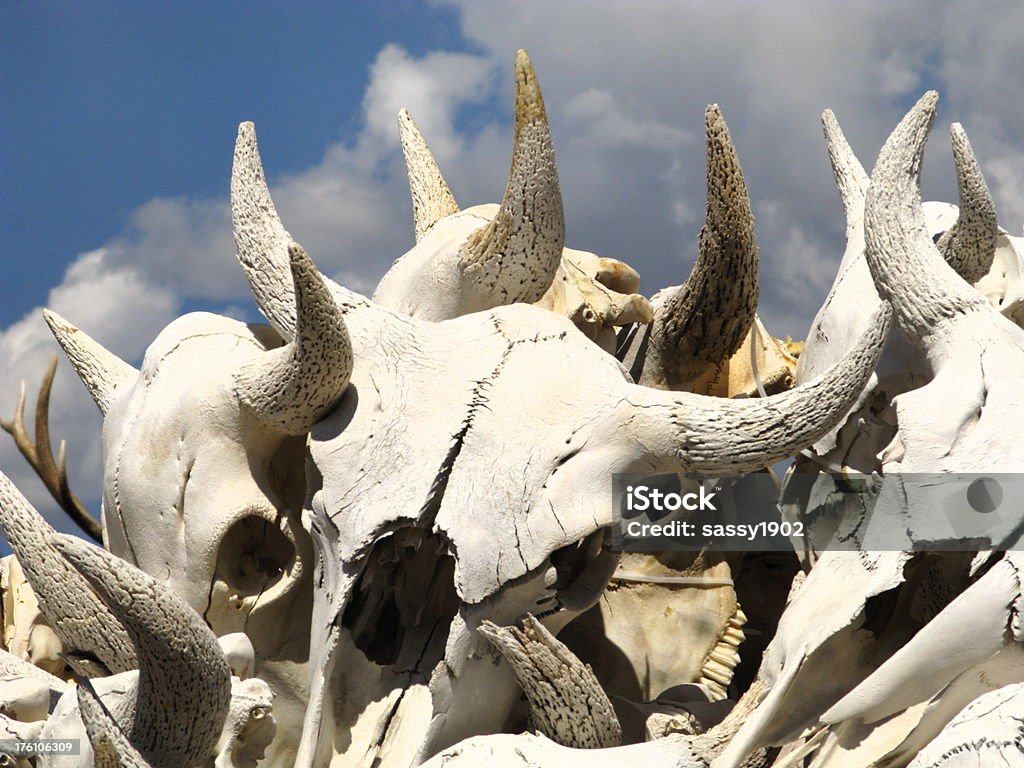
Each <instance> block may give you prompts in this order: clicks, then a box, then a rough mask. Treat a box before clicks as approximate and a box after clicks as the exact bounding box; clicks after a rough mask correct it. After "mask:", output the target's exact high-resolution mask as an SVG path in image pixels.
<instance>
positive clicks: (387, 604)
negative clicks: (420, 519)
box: [342, 527, 459, 675]
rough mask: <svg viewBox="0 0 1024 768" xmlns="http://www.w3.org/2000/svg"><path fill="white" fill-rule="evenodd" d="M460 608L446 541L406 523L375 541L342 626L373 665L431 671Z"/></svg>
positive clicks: (452, 561)
mask: <svg viewBox="0 0 1024 768" xmlns="http://www.w3.org/2000/svg"><path fill="white" fill-rule="evenodd" d="M458 609H459V598H458V593H457V592H456V591H455V560H454V559H453V558H452V556H451V554H450V553H449V546H448V541H447V539H445V537H444V536H442V535H440V534H436V533H431V532H429V531H425V530H423V529H422V528H416V527H406V528H400V529H398V530H396V531H394V532H393V533H391V534H389V535H387V536H385V537H383V538H381V539H380V540H379V541H377V542H376V544H374V547H373V550H372V551H371V552H370V554H369V555H368V557H367V559H366V564H365V567H364V568H363V571H362V573H361V574H360V576H359V579H358V581H357V582H356V584H355V587H354V589H353V593H352V598H351V600H350V601H349V604H348V606H347V607H346V608H345V613H344V614H343V616H342V625H343V626H344V627H346V628H347V629H348V630H349V631H350V632H351V634H352V640H353V642H354V643H355V645H356V647H357V648H359V649H360V650H361V651H362V652H363V653H364V654H366V657H367V658H368V659H370V660H371V661H373V662H374V663H376V664H380V665H382V666H395V667H396V670H395V671H403V672H411V673H413V674H416V673H422V674H425V675H426V674H429V673H430V671H431V670H432V669H433V668H434V667H435V666H436V664H437V662H439V661H440V660H441V659H442V658H443V657H444V646H445V642H446V641H447V639H448V630H449V628H450V626H451V621H452V619H453V618H454V617H455V614H456V612H457V611H458Z"/></svg>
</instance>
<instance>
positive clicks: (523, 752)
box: [424, 689, 769, 768]
mask: <svg viewBox="0 0 1024 768" xmlns="http://www.w3.org/2000/svg"><path fill="white" fill-rule="evenodd" d="M758 696H759V691H758V690H757V689H752V690H751V691H750V692H749V693H748V694H746V695H744V697H743V698H742V699H740V701H739V702H737V703H736V706H735V707H733V709H732V711H731V712H730V713H729V714H728V715H727V716H726V718H725V719H724V720H723V721H722V722H721V723H719V724H718V725H716V726H715V727H714V728H712V729H711V730H710V731H708V732H707V733H704V734H699V735H697V736H690V735H682V734H672V735H669V736H665V737H662V738H660V739H655V740H653V741H649V742H646V743H644V744H630V745H628V746H622V747H612V748H607V749H586V750H584V749H572V748H570V747H563V746H561V745H560V744H556V743H555V742H554V741H551V740H549V739H547V738H546V737H544V736H542V735H539V734H538V735H534V734H517V735H511V734H498V735H493V736H479V737H476V738H472V739H467V740H466V741H463V742H460V743H459V744H456V745H455V746H453V747H451V748H450V749H447V750H445V751H443V752H441V753H439V754H437V755H436V756H434V757H433V758H432V759H431V760H429V761H427V762H426V763H425V764H424V768H442V767H444V768H470V766H478V765H484V764H491V765H518V766H523V768H548V767H549V766H556V765H557V766H567V767H568V768H615V767H617V766H623V765H643V766H648V767H649V768H707V766H708V765H709V763H710V762H711V761H712V760H713V759H714V758H715V756H716V755H718V754H719V753H720V752H721V750H722V747H723V746H724V745H725V744H727V743H728V741H729V739H730V738H731V737H732V735H733V734H734V733H735V732H736V728H737V726H738V725H739V723H742V722H743V720H744V719H745V718H746V717H747V716H748V715H749V713H750V709H751V707H752V706H753V702H755V701H756V700H757V698H758ZM768 764H769V763H768V756H767V755H766V754H765V753H763V752H762V753H760V754H759V755H757V756H754V757H752V758H751V759H750V760H749V761H747V762H745V763H744V764H743V768H764V766H767V765H768Z"/></svg>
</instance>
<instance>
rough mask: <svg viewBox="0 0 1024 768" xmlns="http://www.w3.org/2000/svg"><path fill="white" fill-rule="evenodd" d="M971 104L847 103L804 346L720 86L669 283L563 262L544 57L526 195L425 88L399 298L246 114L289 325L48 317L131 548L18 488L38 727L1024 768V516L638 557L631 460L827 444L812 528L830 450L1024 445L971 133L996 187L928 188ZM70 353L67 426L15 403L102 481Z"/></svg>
mask: <svg viewBox="0 0 1024 768" xmlns="http://www.w3.org/2000/svg"><path fill="white" fill-rule="evenodd" d="M935 104H936V97H935V95H934V94H926V95H925V96H924V97H923V98H922V99H921V101H920V102H919V103H918V104H917V105H916V106H915V107H914V108H913V109H912V110H911V112H910V113H909V114H908V115H907V117H906V118H905V119H904V120H903V122H902V123H901V124H900V125H899V126H898V127H897V129H896V130H895V132H894V133H893V134H892V135H891V137H890V138H889V140H888V142H887V143H886V145H885V146H884V147H883V149H882V151H881V153H880V156H879V158H878V161H877V163H876V165H875V168H874V170H873V172H872V174H871V176H870V177H869V176H868V174H867V173H866V172H865V171H864V169H863V168H862V166H861V164H860V163H859V162H858V161H857V159H856V158H855V157H854V156H853V154H852V152H851V151H850V149H849V147H848V146H847V144H846V142H845V139H844V138H843V135H842V133H841V131H840V129H839V127H838V124H837V123H836V121H835V118H834V117H833V116H832V114H831V113H830V112H826V113H825V116H824V118H823V120H824V125H825V134H826V142H827V144H828V149H829V153H830V157H831V160H832V165H833V169H834V172H835V177H836V180H837V182H838V185H839V189H840V193H841V196H842V200H843V205H844V207H845V210H846V216H847V237H848V247H847V252H846V254H845V256H844V257H843V260H842V263H841V265H840V267H839V273H838V276H837V278H836V281H835V284H834V286H833V288H832V291H831V292H830V294H829V296H828V298H827V299H826V301H825V304H824V305H823V307H822V309H821V311H820V312H819V314H818V317H817V318H816V320H815V322H814V325H813V326H812V328H811V330H810V333H809V335H808V339H807V342H806V346H805V347H804V348H803V351H802V353H800V355H799V362H798V361H797V359H796V358H795V357H794V353H796V352H797V351H798V345H790V344H787V343H786V342H783V341H779V340H777V339H775V338H773V337H772V336H771V334H770V333H769V331H768V330H767V329H766V328H765V327H764V326H763V325H762V324H761V322H760V321H759V319H758V318H757V316H756V314H755V312H756V308H757V303H758V251H757V245H756V241H755V234H754V224H753V215H752V212H751V208H750V202H749V199H748V195H747V190H746V185H745V182H744V179H743V175H742V172H741V170H740V165H739V162H738V160H737V156H736V152H735V150H734V148H733V145H732V142H731V139H730V137H729V133H728V130H727V128H726V125H725V122H724V120H723V118H722V115H721V112H720V111H719V110H718V108H717V107H715V106H712V107H709V108H708V109H707V112H706V114H705V128H706V141H707V215H706V219H705V223H704V226H703V228H702V230H701V232H700V238H699V254H698V256H697V260H696V263H695V266H694V269H693V272H692V274H691V275H690V277H689V278H688V279H687V280H686V282H685V283H683V284H682V285H681V286H676V287H672V288H667V289H665V290H663V291H660V292H659V293H657V294H656V295H654V296H653V297H652V298H651V299H650V300H648V299H646V298H644V297H643V296H641V295H639V294H638V293H637V290H638V287H639V277H638V275H637V273H636V272H635V271H634V270H633V269H632V268H631V267H629V266H627V265H626V264H624V263H622V262H621V261H617V260H615V259H611V258H605V257H600V256H597V255H595V254H592V253H586V252H582V251H577V250H573V249H570V248H566V247H565V243H564V221H563V210H562V200H561V195H560V191H559V184H558V176H557V171H556V167H555V159H554V153H553V148H552V140H551V136H550V133H549V130H548V125H547V118H546V114H545V109H544V103H543V100H542V98H541V93H540V89H539V87H538V85H537V82H536V77H535V74H534V72H533V69H532V66H531V65H530V62H529V59H528V58H527V56H526V54H525V53H523V52H520V53H519V54H517V57H516V63H515V132H514V147H513V153H512V161H511V170H510V173H509V178H508V185H507V188H506V190H505V194H504V197H503V199H502V201H501V203H500V204H499V205H480V206H475V207H472V208H468V209H465V210H461V209H460V208H459V207H458V205H457V204H456V202H455V199H454V196H453V195H452V193H451V191H450V190H449V188H448V186H447V184H446V183H445V181H444V179H443V177H442V175H441V172H440V170H439V168H438V166H437V164H436V162H435V161H434V158H433V157H432V155H431V153H430V151H429V150H428V148H427V145H426V143H425V141H424V140H423V138H422V137H421V135H420V134H419V132H418V130H417V128H416V126H415V124H414V123H413V121H412V118H411V117H410V116H409V115H408V114H407V113H405V112H404V111H403V112H402V113H401V114H400V115H399V129H400V133H401V138H402V146H403V149H404V152H405V160H406V165H407V168H408V173H409V181H410V187H411V191H412V201H413V211H414V216H415V236H416V244H415V246H414V247H413V248H412V249H411V250H410V251H409V252H407V253H406V254H404V255H403V256H401V257H400V258H399V259H398V260H397V261H396V262H395V263H394V265H393V266H392V267H391V269H390V270H389V271H388V272H387V274H386V275H385V276H384V278H383V279H382V280H381V282H380V284H379V285H378V286H377V289H376V291H375V292H374V295H373V297H372V298H369V299H368V298H365V297H363V296H361V295H358V294H356V293H354V292H352V291H349V290H347V289H345V288H344V287H342V286H340V285H337V284H336V283H334V282H333V281H331V280H330V279H327V278H326V277H324V276H323V275H321V274H320V272H319V271H318V270H317V268H316V266H315V265H314V264H313V262H312V261H311V260H310V258H309V256H307V254H306V253H305V251H304V250H303V249H302V248H301V246H299V245H298V244H296V243H295V242H293V240H292V238H291V236H290V235H289V234H288V232H287V231H286V230H285V228H284V226H283V225H282V223H281V221H280V220H279V218H278V216H277V213H276V211H275V208H274V204H273V202H272V201H271V198H270V195H269V192H268V189H267V185H266V182H265V179H264V175H263V170H262V166H261V163H260V159H259V155H258V151H257V145H256V136H255V132H254V129H253V126H252V125H251V124H249V123H244V124H243V125H242V126H241V127H240V129H239V133H238V141H237V144H236V148H235V158H234V168H233V173H232V180H231V212H232V221H233V225H234V233H235V242H236V245H237V255H238V260H239V262H240V263H241V266H242V269H243V270H244V272H245V274H246V276H247V278H248V280H249V284H250V286H251V288H252V292H253V295H254V297H255V299H256V303H257V304H258V306H259V308H260V310H261V311H262V312H263V314H264V315H265V317H266V319H267V320H268V322H269V325H246V324H244V323H241V322H239V321H236V320H232V319H229V318H226V317H221V316H217V315H212V314H207V313H193V314H189V315H186V316H184V317H182V318H180V319H178V320H175V321H174V322H172V323H171V324H170V325H169V326H168V327H167V328H165V329H164V330H163V332H161V334H160V335H159V336H158V337H157V338H156V340H155V341H153V343H152V344H151V345H150V347H149V349H148V350H147V352H146V354H145V357H144V359H143V361H142V364H141V366H140V367H139V368H135V367H133V366H131V365H129V364H127V363H125V362H124V361H122V360H120V359H118V358H117V357H116V356H114V355H113V354H112V353H110V352H109V351H107V350H106V349H104V347H102V346H101V345H100V344H99V343H98V342H97V341H94V340H93V339H91V338H90V337H89V336H87V335H86V334H85V333H84V332H83V331H81V330H79V329H78V328H76V327H75V326H73V325H72V324H70V323H69V322H67V321H66V320H64V319H63V318H60V317H58V316H57V315H55V314H53V313H46V321H47V322H48V323H49V326H50V328H51V330H52V331H53V333H54V335H55V336H56V338H57V341H58V342H59V343H60V345H61V347H62V348H63V350H64V352H65V353H66V355H67V357H68V359H69V360H70V362H71V364H72V366H73V367H74V369H75V370H76V371H77V373H78V375H79V376H80V378H81V379H82V381H83V383H84V384H85V386H86V387H87V388H88V390H89V392H90V393H91V395H92V397H93V399H94V400H95V401H96V404H97V405H98V406H99V408H100V410H101V411H102V413H103V415H104V423H103V454H104V456H103V461H104V477H103V521H102V528H101V531H102V545H103V546H102V548H101V547H97V546H93V545H91V544H88V543H86V542H85V541H83V540H80V539H76V538H72V537H68V536H63V535H58V534H56V533H55V532H54V531H53V529H52V528H51V527H50V526H49V524H48V523H46V522H45V521H44V520H43V518H42V517H41V516H40V515H39V514H38V513H37V512H36V511H35V510H34V509H33V508H32V507H31V505H30V504H29V503H28V502H27V501H26V500H25V498H24V497H23V496H22V495H21V494H20V493H19V492H18V490H17V489H16V488H15V487H14V486H13V484H11V483H10V481H9V480H8V479H7V478H6V477H5V476H3V475H2V474H0V525H2V527H3V530H4V532H5V533H6V535H7V538H8V540H9V542H10V544H11V547H12V548H13V550H14V552H15V553H16V559H14V558H10V559H8V560H7V561H6V563H5V565H4V567H3V569H2V572H0V587H2V589H3V619H4V636H3V643H4V647H5V648H6V650H4V651H0V662H2V670H0V702H2V704H0V711H2V716H0V727H2V729H3V730H4V735H5V736H9V737H10V738H12V739H17V740H21V741H24V740H30V739H39V738H48V739H69V738H77V739H79V740H80V743H81V745H82V747H81V754H80V755H79V756H78V757H77V758H69V757H65V756H60V757H58V756H51V755H45V754H44V755H41V756H38V757H33V758H31V759H32V760H35V761H36V764H37V765H42V766H47V765H54V766H69V765H74V764H77V765H82V766H86V765H96V766H119V765H124V766H153V768H172V767H174V768H181V767H182V766H210V765H213V766H217V767H218V768H223V767H226V766H255V765H257V764H259V765H266V766H291V765H298V766H305V767H311V766H332V767H336V766H367V768H369V766H381V767H384V766H412V765H419V764H428V765H438V766H440V765H445V766H448V765H466V766H476V765H480V764H483V763H484V762H485V761H488V762H491V763H494V764H498V765H504V764H509V765H529V766H567V765H579V766H583V765H587V766H604V765H608V766H613V765H614V766H619V765H624V764H625V765H633V764H640V763H641V761H643V763H644V764H647V765H649V766H652V768H655V767H657V766H666V767H667V766H677V767H690V766H692V767H694V768H696V767H697V766H709V765H714V766H716V768H725V767H726V766H734V767H735V766H768V765H775V766H795V765H806V766H866V765H879V766H882V765H884V766H897V765H908V764H909V765H914V766H938V765H944V766H953V765H968V764H969V765H985V764H990V763H992V762H993V761H997V760H1000V759H1001V760H1003V761H1004V763H1005V764H1019V761H1020V760H1021V753H1022V750H1024V729H1022V726H1021V723H1022V722H1024V689H1022V685H1021V683H1022V681H1024V627H1022V626H1021V609H1022V608H1024V598H1022V579H1024V557H1022V556H1021V554H1020V553H1019V552H1014V551H1012V547H1013V545H1014V543H1015V542H1016V537H1017V536H1019V535H1020V528H1021V523H1024V517H1022V518H1020V519H1018V520H1014V521H1012V524H1010V525H1008V527H1007V529H1006V531H1005V532H1004V533H1005V535H1003V536H1001V538H999V540H991V541H988V542H987V543H986V544H987V545H986V546H978V547H977V549H976V550H975V551H971V552H957V553H948V554H941V553H935V552H915V551H914V549H913V547H908V549H907V550H906V551H885V552H870V551H867V550H864V549H861V550H858V551H847V552H837V551H812V550H810V549H806V548H805V549H804V550H803V551H797V552H792V553H782V554H779V553H721V552H709V551H702V552H699V553H666V554H659V555H645V554H621V553H620V552H618V551H616V549H615V548H614V547H613V546H612V535H611V531H612V528H613V525H614V524H615V514H614V510H613V499H612V494H611V492H610V488H611V477H612V475H613V474H614V473H627V472H638V473H644V474H657V473H680V474H685V473H690V472H700V473H704V474H711V475H714V474H718V475H725V474H729V475H737V474H742V473H753V472H768V471H770V470H768V469H767V467H769V466H771V465H772V464H773V463H776V462H778V461H781V460H784V459H788V458H792V457H798V458H797V460H796V462H795V464H794V465H793V467H792V469H791V470H790V473H789V475H788V476H787V478H786V482H785V484H784V486H783V487H782V489H781V491H780V503H781V509H782V511H783V514H784V515H786V516H787V517H788V518H790V519H792V520H800V521H806V522H807V523H808V524H809V525H810V524H813V522H814V521H815V519H816V517H817V516H818V515H820V514H821V509H819V506H820V505H821V503H822V501H821V500H822V499H824V498H827V497H828V495H829V494H828V491H829V489H830V487H831V484H834V483H835V482H837V481H836V479H835V478H836V475H835V473H834V472H830V471H829V470H834V469H837V468H839V469H842V470H850V471H855V472H862V473H868V474H871V473H875V474H877V475H879V476H885V475H897V474H898V473H901V472H923V471H927V472H934V473H941V472H971V471H979V472H980V471H991V472H1000V471H1001V472H1012V471H1014V470H1016V469H1017V468H1019V467H1022V466H1024V452H1022V450H1024V449H1022V447H1021V446H1022V445H1024V444H1022V443H1021V441H1020V439H1019V435H1020V434H1022V431H1024V424H1022V423H1021V422H1022V421H1024V416H1022V415H1021V414H1024V407H1022V406H1024V388H1022V387H1021V385H1020V382H1021V375H1022V372H1024V331H1022V330H1021V328H1020V327H1018V325H1017V324H1015V323H1019V322H1021V321H1024V283H1022V282H1021V272H1022V269H1024V245H1022V240H1021V239H1020V238H1014V237H1011V236H1008V235H1007V234H1006V233H1005V232H1003V231H1002V230H1001V229H1000V228H999V227H998V225H997V223H996V217H995V211H994V207H993V205H992V202H991V199H990V198H989V195H988V190H987V188H986V186H985V182H984V180H983V179H982V177H981V173H980V170H979V168H978V165H977V163H976V161H975V159H974V157H973V154H972V151H971V148H970V145H969V143H968V142H967V139H966V137H965V135H964V133H963V131H962V130H961V129H960V128H959V126H954V129H953V149H954V156H955V160H956V165H957V172H958V180H959V187H960V206H959V209H958V208H957V207H955V206H952V205H946V204H940V203H929V204H925V205H924V206H923V207H922V204H921V201H920V195H919V172H920V166H921V158H922V155H923V147H924V143H925V139H926V137H927V134H928V130H929V128H930V125H931V122H932V120H933V118H934V113H935ZM51 380H52V370H51V373H50V375H49V376H48V378H47V383H46V386H44V390H45V397H44V396H41V397H40V398H39V404H40V407H39V408H38V412H37V420H36V424H37V427H36V428H37V433H36V440H35V442H34V443H33V442H32V441H30V440H28V438H27V433H26V430H25V428H24V424H23V413H22V410H23V403H22V405H21V406H19V412H18V415H17V418H16V419H15V421H14V423H5V424H4V426H5V428H7V429H8V431H10V432H11V433H12V434H13V435H14V436H15V438H16V440H18V445H19V447H21V448H22V450H23V453H25V455H26V457H28V458H29V460H30V461H31V462H32V463H33V465H34V466H35V467H36V469H37V470H38V471H39V473H40V475H41V476H43V478H44V480H46V481H47V485H48V486H49V487H50V488H51V490H52V491H53V492H54V494H55V495H56V496H58V497H59V498H61V499H62V500H63V501H64V502H66V503H67V504H66V505H67V506H68V507H69V508H70V507H71V506H72V505H71V504H70V501H69V499H71V498H72V497H71V494H70V491H69V490H68V488H67V482H66V474H65V472H64V467H63V460H62V459H58V460H54V459H53V457H52V452H51V451H50V446H49V435H48V428H47V426H46V418H45V408H46V402H47V401H48V392H49V390H48V382H49V381H51ZM1015 424H1016V425H1017V426H1014V425H1015ZM76 514H79V515H81V512H80V511H79V512H77V513H76ZM97 528H99V527H98V526H97ZM556 636H557V637H556ZM18 760H20V761H22V762H23V763H24V764H28V762H27V760H28V758H25V757H16V756H11V757H10V761H11V764H14V762H15V761H18ZM75 760H77V761H78V762H77V763H75ZM1014 761H1018V762H1017V763H1015V762H1014Z"/></svg>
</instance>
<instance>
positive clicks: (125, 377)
mask: <svg viewBox="0 0 1024 768" xmlns="http://www.w3.org/2000/svg"><path fill="white" fill-rule="evenodd" d="M43 317H44V318H45V319H46V324H47V325H48V326H50V332H51V333H53V336H54V338H55V339H57V343H58V344H60V346H61V348H62V349H63V350H64V354H65V355H67V358H68V360H69V361H70V362H71V366H72V367H73V368H74V369H75V373H77V374H78V378H80V379H81V380H82V383H83V384H85V388H86V389H88V390H89V394H90V395H92V399H93V400H95V401H96V405H97V406H99V409H100V412H101V413H103V414H104V415H105V414H106V412H107V411H108V410H109V409H110V406H111V404H112V403H113V402H114V398H115V396H116V393H117V390H118V389H120V388H121V387H123V386H126V385H128V384H131V383H132V382H134V381H135V380H136V379H137V378H138V376H139V372H138V371H137V370H136V369H135V368H133V367H132V366H130V365H129V364H128V363H126V362H125V361H124V360H122V359H121V358H119V357H118V356H117V355H115V354H114V353H113V352H111V351H109V350H108V349H106V348H105V347H104V346H103V345H102V344H100V343H99V342H97V341H94V340H93V339H92V338H91V337H90V336H89V335H88V334H87V333H85V332H84V331H81V330H79V329H78V328H76V327H75V326H73V325H72V324H71V323H69V322H68V321H67V320H65V319H64V318H63V317H61V316H60V315H58V314H57V313H56V312H53V311H51V310H49V309H44V310H43Z"/></svg>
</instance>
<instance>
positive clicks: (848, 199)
mask: <svg viewBox="0 0 1024 768" xmlns="http://www.w3.org/2000/svg"><path fill="white" fill-rule="evenodd" d="M821 125H822V127H823V128H824V130H825V146H826V148H827V149H828V159H829V162H830V163H831V165H832V175H833V176H835V179H836V186H837V187H839V197H840V199H841V200H842V202H843V210H845V211H846V236H847V237H848V238H849V237H850V236H851V235H853V234H854V232H853V231H851V230H856V228H858V227H859V226H860V223H861V221H862V220H863V218H864V196H865V195H866V194H867V191H868V184H869V183H870V181H871V179H870V178H868V174H867V172H865V170H864V166H863V165H861V164H860V160H858V159H857V156H856V155H855V154H854V152H853V150H852V149H851V148H850V145H849V143H848V142H847V141H846V136H845V135H844V134H843V129H842V128H840V127H839V121H838V120H836V116H835V114H834V113H833V112H832V110H831V109H826V110H825V111H824V112H823V113H822V115H821Z"/></svg>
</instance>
